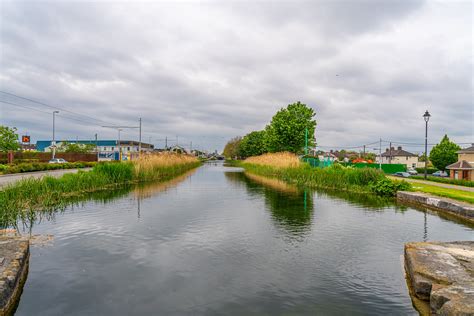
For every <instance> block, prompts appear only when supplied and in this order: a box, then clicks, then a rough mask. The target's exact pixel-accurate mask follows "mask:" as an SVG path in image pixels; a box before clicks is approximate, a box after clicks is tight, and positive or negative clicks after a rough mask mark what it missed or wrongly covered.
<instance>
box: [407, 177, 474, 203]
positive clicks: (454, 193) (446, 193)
mask: <svg viewBox="0 0 474 316" xmlns="http://www.w3.org/2000/svg"><path fill="white" fill-rule="evenodd" d="M412 187H413V190H415V191H419V192H424V193H429V194H433V195H437V196H441V197H447V198H450V199H453V200H458V201H463V202H468V203H471V204H474V193H473V192H468V191H461V190H456V189H449V188H442V187H439V186H434V185H429V184H425V183H418V182H417V183H412Z"/></svg>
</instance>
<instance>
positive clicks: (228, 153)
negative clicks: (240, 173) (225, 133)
mask: <svg viewBox="0 0 474 316" xmlns="http://www.w3.org/2000/svg"><path fill="white" fill-rule="evenodd" d="M241 141H242V137H234V138H232V139H231V140H229V141H228V142H227V144H226V145H225V147H224V151H223V152H222V154H223V155H224V156H225V157H226V158H234V157H238V156H240V153H239V151H240V142H241Z"/></svg>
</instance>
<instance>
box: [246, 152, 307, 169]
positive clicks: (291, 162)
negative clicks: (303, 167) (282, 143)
mask: <svg viewBox="0 0 474 316" xmlns="http://www.w3.org/2000/svg"><path fill="white" fill-rule="evenodd" d="M244 162H246V163H251V164H254V165H262V166H271V167H275V168H295V167H299V166H300V164H301V162H300V159H299V158H298V156H296V155H295V154H293V153H289V152H280V153H268V154H263V155H261V156H255V157H249V158H247V159H245V161H244Z"/></svg>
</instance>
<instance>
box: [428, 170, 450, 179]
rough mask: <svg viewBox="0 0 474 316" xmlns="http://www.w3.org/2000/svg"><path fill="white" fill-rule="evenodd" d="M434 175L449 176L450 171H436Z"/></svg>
mask: <svg viewBox="0 0 474 316" xmlns="http://www.w3.org/2000/svg"><path fill="white" fill-rule="evenodd" d="M432 176H433V177H441V178H447V177H448V173H447V172H446V171H441V170H440V171H436V172H434V173H433V174H432Z"/></svg>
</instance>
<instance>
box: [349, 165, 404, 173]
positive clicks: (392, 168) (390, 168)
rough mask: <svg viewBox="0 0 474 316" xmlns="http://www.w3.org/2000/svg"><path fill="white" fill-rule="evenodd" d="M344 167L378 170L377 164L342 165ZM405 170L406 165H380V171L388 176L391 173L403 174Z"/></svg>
mask: <svg viewBox="0 0 474 316" xmlns="http://www.w3.org/2000/svg"><path fill="white" fill-rule="evenodd" d="M344 165H345V166H353V167H355V168H375V169H378V168H379V164H378V163H350V162H348V163H344ZM406 170H407V166H406V165H402V164H388V163H387V164H385V163H383V164H382V171H383V172H384V173H388V174H391V173H395V172H405V171H406Z"/></svg>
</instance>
